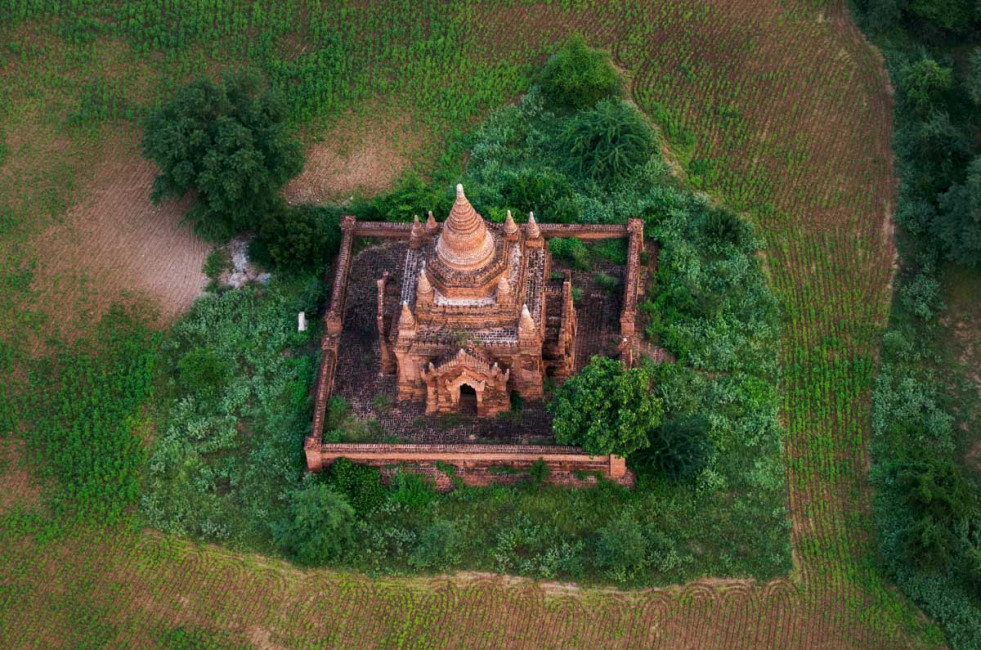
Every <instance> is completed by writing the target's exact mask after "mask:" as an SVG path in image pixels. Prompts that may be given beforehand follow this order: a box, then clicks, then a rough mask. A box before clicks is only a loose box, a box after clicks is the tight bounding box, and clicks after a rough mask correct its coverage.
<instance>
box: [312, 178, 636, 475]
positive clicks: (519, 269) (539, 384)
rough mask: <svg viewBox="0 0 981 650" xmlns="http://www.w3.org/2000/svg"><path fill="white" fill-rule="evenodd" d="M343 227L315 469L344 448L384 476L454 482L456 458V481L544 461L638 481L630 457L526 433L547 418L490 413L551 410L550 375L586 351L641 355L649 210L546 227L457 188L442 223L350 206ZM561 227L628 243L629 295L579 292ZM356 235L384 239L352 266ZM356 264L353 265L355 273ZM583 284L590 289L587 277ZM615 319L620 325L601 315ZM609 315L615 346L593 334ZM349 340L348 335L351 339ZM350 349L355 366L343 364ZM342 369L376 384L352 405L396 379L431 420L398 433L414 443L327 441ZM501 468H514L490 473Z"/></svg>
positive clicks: (408, 403) (362, 386) (558, 469)
mask: <svg viewBox="0 0 981 650" xmlns="http://www.w3.org/2000/svg"><path fill="white" fill-rule="evenodd" d="M340 225H341V233H342V237H341V246H340V251H339V253H338V254H337V257H336V259H335V260H334V264H333V268H332V269H331V270H330V271H329V273H330V274H331V275H332V277H331V286H332V289H331V295H330V304H329V305H328V307H327V312H326V314H325V315H324V325H325V332H324V337H323V339H322V341H321V346H320V347H321V352H322V358H321V363H320V369H319V371H318V375H317V383H316V387H315V392H314V412H313V422H312V426H311V431H310V435H309V436H308V437H307V438H306V440H305V442H304V453H305V455H306V460H307V467H308V468H309V469H310V470H311V471H321V470H322V469H323V468H324V467H326V466H328V465H330V464H331V463H333V462H334V461H335V460H336V459H338V458H349V459H351V460H352V461H354V462H356V463H362V464H366V465H373V466H376V467H380V468H382V473H383V476H384V475H386V472H387V473H391V471H393V470H392V468H393V467H407V468H411V469H412V471H420V472H424V473H428V474H431V475H432V476H433V477H434V478H435V480H436V483H437V486H438V487H440V489H445V488H448V487H450V486H451V485H452V481H451V480H450V476H449V474H447V472H446V466H447V465H450V466H453V467H454V468H455V479H459V480H463V482H464V483H467V484H470V485H487V484H490V483H501V482H516V481H520V480H524V478H523V475H522V472H525V471H527V470H528V468H529V467H530V466H531V465H532V464H533V463H534V462H536V461H538V460H541V461H544V462H545V463H546V465H547V466H548V467H549V469H550V471H551V474H550V478H549V482H550V483H556V484H562V485H571V486H586V485H590V484H594V483H595V481H596V478H595V476H596V475H602V476H605V477H606V478H607V479H609V480H612V481H616V482H618V483H621V484H624V485H630V484H632V482H633V475H632V474H631V472H630V471H629V470H628V469H627V467H626V464H625V462H624V459H623V458H621V457H618V456H614V455H609V456H590V455H589V454H586V453H585V452H584V451H583V450H582V449H579V448H577V447H568V446H559V445H555V444H554V441H553V442H548V441H547V439H546V440H545V441H544V443H542V442H539V441H540V440H541V436H538V435H530V434H532V433H535V434H537V431H536V432H532V431H530V429H531V428H534V427H536V426H538V425H540V424H541V423H540V422H538V419H537V418H534V417H532V418H530V419H529V418H528V417H526V416H525V415H522V416H521V418H519V419H517V420H508V419H500V418H495V417H493V416H496V415H500V414H502V413H504V412H505V411H508V410H509V409H510V408H511V401H512V395H517V396H520V397H521V398H522V400H523V401H524V402H526V406H525V408H524V410H523V411H522V413H527V412H528V411H529V406H528V405H533V407H532V408H531V409H530V410H531V411H533V412H534V413H538V412H539V411H540V412H541V413H544V408H543V406H542V400H543V397H544V389H545V382H546V380H547V379H549V378H554V379H556V380H560V381H561V380H562V379H564V378H566V377H568V376H569V375H571V374H573V373H574V372H575V371H576V369H577V368H579V367H581V366H582V364H583V363H584V362H585V361H586V360H587V359H586V358H581V359H577V352H576V351H577V349H578V350H579V353H578V354H579V356H584V357H588V356H589V355H590V354H595V353H601V354H610V355H613V356H617V357H619V358H620V359H621V360H622V361H623V362H624V363H626V364H627V365H632V364H633V363H634V362H635V361H636V359H637V358H638V356H639V354H640V351H641V349H643V343H642V341H641V337H640V336H639V335H638V326H637V322H636V319H637V302H638V296H639V295H640V294H641V293H642V292H643V288H644V284H645V279H644V278H645V276H646V270H647V269H646V268H645V267H644V265H643V264H642V263H641V253H642V251H643V248H644V228H643V222H642V221H641V220H640V219H633V218H632V219H628V221H627V223H626V224H608V225H598V224H539V223H537V222H536V221H535V218H534V215H532V214H529V216H528V221H527V223H524V224H521V225H519V224H517V223H516V222H515V221H514V219H513V217H512V216H511V214H510V212H509V213H508V214H507V218H506V219H505V221H504V223H490V222H487V221H485V220H484V219H483V217H481V215H480V214H478V213H477V211H476V210H475V209H474V207H473V206H472V205H471V204H470V202H469V201H468V200H467V197H466V195H465V194H464V191H463V187H462V186H459V185H458V186H457V191H456V200H455V202H454V204H453V207H452V208H451V209H450V213H449V214H448V215H447V217H446V219H445V220H444V221H443V222H438V221H437V220H436V218H435V217H434V216H433V214H432V213H429V215H428V218H427V220H426V221H425V222H422V221H420V220H419V219H416V220H415V221H414V222H412V223H390V222H377V221H358V220H357V219H355V218H354V217H351V216H346V217H343V218H342V219H341V224H340ZM557 237H578V238H580V239H582V240H584V241H587V242H590V241H599V240H605V239H627V240H628V247H627V249H628V250H627V262H626V266H625V267H624V269H623V273H622V275H621V276H620V277H621V278H622V285H623V293H622V299H617V300H616V301H615V303H616V305H617V308H618V309H617V311H618V312H619V314H617V313H608V309H607V308H606V307H605V306H604V304H605V300H604V299H600V300H599V301H596V302H592V303H583V304H581V305H578V306H577V305H575V304H574V303H573V290H572V289H573V286H572V285H573V281H574V280H575V274H574V273H573V272H571V271H568V270H566V271H562V272H555V271H553V268H552V259H551V256H550V254H549V248H548V245H547V244H548V240H549V239H552V238H557ZM359 238H361V239H368V240H370V241H372V242H374V244H376V245H373V246H371V247H369V248H367V249H365V250H363V251H362V252H361V253H359V254H358V256H357V257H358V259H359V260H362V261H364V262H365V263H364V264H361V263H360V262H359V263H357V264H353V261H354V259H355V255H354V253H353V247H354V242H355V240H357V239H359ZM380 241H381V242H388V243H386V244H378V242H380ZM372 260H373V261H374V262H372V263H369V262H371V261H372ZM353 267H357V269H358V270H357V271H356V273H357V276H356V277H354V278H352V277H351V274H352V268H353ZM365 274H367V276H366V275H365ZM577 281H578V282H579V283H580V284H579V285H577V286H580V289H581V288H582V282H583V278H582V277H580V278H579V279H578V280H577ZM351 287H354V288H355V290H354V292H353V293H349V289H350V288H351ZM351 303H353V304H351ZM370 303H376V304H370ZM597 310H600V311H602V313H597ZM607 320H612V321H613V322H612V324H605V323H606V321H607ZM372 321H374V322H372ZM600 323H604V325H603V326H602V327H601V329H602V331H604V332H606V331H608V330H609V332H610V334H612V337H613V340H614V341H613V345H612V347H611V346H609V345H607V344H606V343H604V342H603V341H604V340H605V339H604V338H603V337H600V339H597V338H596V337H597V331H598V330H597V327H599V324H600ZM604 336H605V335H604ZM342 341H346V342H347V343H346V344H345V346H344V347H343V350H342ZM342 360H343V362H344V364H346V365H345V367H343V368H339V364H341V362H342ZM339 370H340V371H341V373H342V374H343V377H344V379H343V384H344V385H345V386H346V390H347V391H348V394H352V393H353V394H354V395H358V394H360V393H361V392H364V391H367V392H368V393H369V395H365V396H362V397H361V398H359V399H356V400H355V401H357V402H364V401H365V400H366V399H367V401H368V402H369V403H370V402H371V401H372V399H371V394H375V392H376V391H377V390H384V389H383V388H382V387H383V386H385V385H390V384H391V382H394V387H393V393H392V394H393V395H394V397H395V401H396V402H397V404H398V405H400V406H397V407H396V408H395V409H393V412H396V413H399V414H405V415H399V416H398V417H400V418H404V417H406V416H407V417H412V418H413V419H412V420H411V425H410V427H411V428H412V429H413V430H415V429H423V430H424V431H422V432H420V433H419V434H418V435H409V436H405V435H402V436H399V438H405V437H408V440H407V441H405V442H401V441H399V442H374V443H336V442H327V441H325V440H324V425H325V422H326V417H327V402H328V400H329V398H330V396H331V395H332V394H333V393H334V390H335V379H336V376H337V373H338V371H339ZM365 372H368V373H374V374H373V377H366V376H365ZM379 373H380V374H379ZM352 382H354V383H353V384H352ZM355 384H356V385H355ZM416 411H418V412H424V413H425V417H426V418H437V417H442V416H443V415H448V414H459V415H454V417H456V418H458V419H459V420H461V421H463V422H468V421H476V422H483V423H488V424H490V425H493V426H491V427H485V428H488V429H494V430H499V429H500V428H501V427H505V428H507V427H510V428H511V429H514V430H515V431H513V432H511V433H512V435H509V436H501V435H500V431H498V432H497V435H491V436H490V437H489V438H487V439H485V438H484V437H483V436H480V435H477V436H474V435H467V437H466V438H467V442H463V441H462V440H458V439H456V438H454V440H444V439H443V435H444V434H442V433H440V434H439V437H438V439H435V440H434V439H432V438H431V437H430V436H428V434H427V433H426V431H428V430H429V429H430V427H429V426H428V424H426V423H425V422H422V421H419V420H418V419H417V418H416V416H414V415H411V414H412V413H413V412H416ZM460 416H463V417H462V418H461V417H460ZM390 419H394V416H393V417H390ZM400 421H401V420H400ZM403 426H406V425H404V423H403ZM526 429H528V431H525V430H526ZM401 433H403V434H405V433H407V432H406V431H402V432H401ZM549 433H550V432H546V435H548V434H549ZM502 438H510V439H512V440H513V441H512V442H507V441H503V442H502ZM532 440H534V441H532ZM501 468H506V469H507V471H506V472H501V471H495V470H500V469H501Z"/></svg>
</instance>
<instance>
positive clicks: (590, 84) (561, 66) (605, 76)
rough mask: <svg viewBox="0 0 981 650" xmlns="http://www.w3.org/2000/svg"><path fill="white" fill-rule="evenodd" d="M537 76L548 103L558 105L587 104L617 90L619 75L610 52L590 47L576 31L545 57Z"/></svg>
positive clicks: (579, 107) (574, 107) (582, 106)
mask: <svg viewBox="0 0 981 650" xmlns="http://www.w3.org/2000/svg"><path fill="white" fill-rule="evenodd" d="M540 80H541V87H542V94H543V95H544V96H545V98H546V100H548V103H549V104H550V105H551V106H555V107H559V108H571V109H581V108H589V107H592V106H595V105H596V103H597V102H598V101H600V100H601V99H605V98H607V97H612V96H615V95H619V94H620V78H619V75H618V74H617V71H616V70H614V69H613V66H611V65H610V59H609V56H608V55H607V54H606V53H604V52H600V51H598V50H594V49H591V48H590V47H589V46H588V45H587V44H586V41H585V39H583V37H582V36H581V35H579V34H574V35H572V36H571V37H570V38H569V40H567V41H566V43H565V45H564V46H563V47H562V49H561V50H559V51H558V53H556V54H555V55H553V56H552V58H550V59H549V60H548V62H547V63H546V64H545V67H544V69H543V70H542V73H541V79H540Z"/></svg>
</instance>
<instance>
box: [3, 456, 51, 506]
mask: <svg viewBox="0 0 981 650" xmlns="http://www.w3.org/2000/svg"><path fill="white" fill-rule="evenodd" d="M24 465H25V463H24V449H23V443H21V442H19V441H17V440H15V439H12V438H7V439H2V438H0V515H3V514H5V513H7V512H10V510H11V509H13V508H14V506H22V507H24V508H32V507H34V506H36V505H38V504H40V502H41V491H40V489H39V488H38V486H37V485H36V484H35V483H34V481H33V480H32V478H31V475H30V473H29V472H28V471H27V468H26V467H25V466H24Z"/></svg>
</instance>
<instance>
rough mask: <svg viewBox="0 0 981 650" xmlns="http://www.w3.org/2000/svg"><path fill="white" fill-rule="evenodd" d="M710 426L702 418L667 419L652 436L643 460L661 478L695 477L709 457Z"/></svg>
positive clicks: (710, 444) (696, 416)
mask: <svg viewBox="0 0 981 650" xmlns="http://www.w3.org/2000/svg"><path fill="white" fill-rule="evenodd" d="M710 430H711V424H710V423H709V421H708V418H706V417H705V416H702V415H695V416H688V417H682V418H675V419H672V420H668V421H667V422H664V423H662V424H661V426H660V427H658V429H657V431H656V432H655V433H654V435H652V436H651V445H650V447H649V448H647V449H645V450H644V451H643V452H641V453H642V455H643V459H644V460H645V461H647V462H648V463H650V465H651V466H652V467H653V468H654V469H655V470H656V471H657V472H658V473H659V474H660V475H662V476H664V477H666V478H669V479H671V480H676V481H678V480H687V479H692V478H694V477H696V476H698V475H699V474H700V473H701V471H702V470H703V469H705V467H706V465H708V461H709V458H710V457H711V454H712V443H711V439H710V438H709V432H710Z"/></svg>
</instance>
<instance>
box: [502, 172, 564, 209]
mask: <svg viewBox="0 0 981 650" xmlns="http://www.w3.org/2000/svg"><path fill="white" fill-rule="evenodd" d="M500 193H501V198H502V199H503V201H504V205H506V206H508V207H510V208H511V209H513V210H517V211H518V212H519V213H521V214H527V213H528V212H534V213H535V214H536V216H537V217H538V218H541V217H542V215H546V216H549V217H550V220H552V221H563V220H564V219H562V218H561V216H562V215H561V214H560V211H559V210H558V209H557V207H556V206H557V205H558V204H559V203H560V202H561V201H563V200H564V199H568V198H569V197H570V196H572V194H573V189H572V184H571V182H570V181H569V178H568V177H567V176H566V175H565V174H563V173H561V172H559V171H556V170H555V169H552V168H551V167H544V166H534V167H522V168H521V169H519V170H517V171H515V172H507V173H504V174H502V178H501V187H500Z"/></svg>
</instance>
